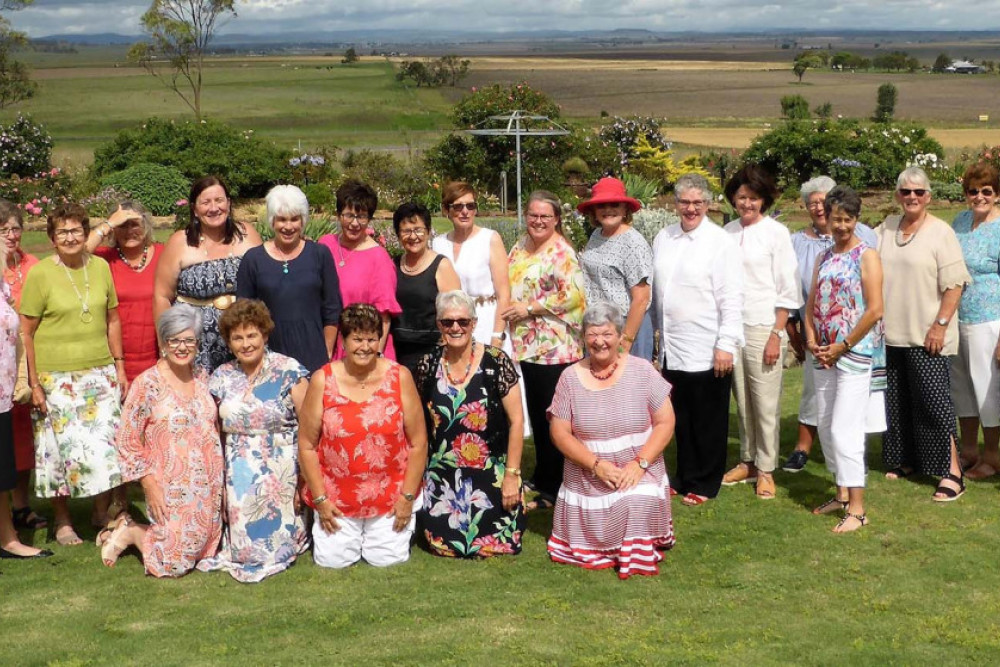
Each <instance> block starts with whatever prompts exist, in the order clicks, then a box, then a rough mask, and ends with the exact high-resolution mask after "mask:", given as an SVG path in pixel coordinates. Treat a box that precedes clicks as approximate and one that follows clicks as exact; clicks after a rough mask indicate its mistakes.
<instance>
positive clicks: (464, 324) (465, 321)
mask: <svg viewBox="0 0 1000 667" xmlns="http://www.w3.org/2000/svg"><path fill="white" fill-rule="evenodd" d="M438 322H440V323H441V326H443V327H444V328H445V329H450V328H452V327H453V326H455V325H456V324H457V325H458V326H459V327H461V328H462V329H468V328H469V325H470V324H472V320H470V319H469V318H467V317H462V318H460V319H457V320H453V319H451V318H445V319H442V320H438Z"/></svg>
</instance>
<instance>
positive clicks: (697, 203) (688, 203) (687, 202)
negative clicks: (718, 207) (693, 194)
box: [677, 199, 705, 208]
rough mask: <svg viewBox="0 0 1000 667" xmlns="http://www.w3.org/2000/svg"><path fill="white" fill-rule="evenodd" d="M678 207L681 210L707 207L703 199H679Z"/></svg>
mask: <svg viewBox="0 0 1000 667" xmlns="http://www.w3.org/2000/svg"><path fill="white" fill-rule="evenodd" d="M677 205H678V206H679V207H681V208H701V207H702V206H704V205H705V200H703V199H678V200H677Z"/></svg>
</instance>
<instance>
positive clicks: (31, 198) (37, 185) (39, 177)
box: [0, 167, 71, 216]
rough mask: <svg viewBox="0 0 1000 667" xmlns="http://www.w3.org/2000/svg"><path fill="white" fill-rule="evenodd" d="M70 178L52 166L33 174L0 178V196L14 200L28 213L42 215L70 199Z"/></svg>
mask: <svg viewBox="0 0 1000 667" xmlns="http://www.w3.org/2000/svg"><path fill="white" fill-rule="evenodd" d="M70 187H71V184H70V179H69V176H67V175H66V174H65V172H63V171H62V170H60V169H58V168H55V167H53V168H52V169H49V170H48V171H44V172H41V173H39V174H35V175H34V176H28V177H24V178H22V177H20V176H10V177H8V178H3V179H0V198H3V199H6V200H8V201H11V202H14V203H15V204H17V205H18V207H19V208H21V209H23V210H24V211H25V212H27V213H28V214H29V215H35V216H43V215H46V214H47V213H49V212H50V211H51V210H52V209H53V208H55V207H56V206H59V205H60V204H65V203H66V202H68V201H70Z"/></svg>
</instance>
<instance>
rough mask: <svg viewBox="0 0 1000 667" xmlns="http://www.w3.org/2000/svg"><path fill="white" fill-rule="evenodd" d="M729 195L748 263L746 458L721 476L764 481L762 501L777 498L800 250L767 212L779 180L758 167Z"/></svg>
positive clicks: (737, 376) (734, 230) (729, 187)
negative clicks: (784, 380)
mask: <svg viewBox="0 0 1000 667" xmlns="http://www.w3.org/2000/svg"><path fill="white" fill-rule="evenodd" d="M725 193H726V198H727V199H728V200H729V202H730V203H731V204H732V205H733V207H734V208H735V209H736V212H737V213H739V216H740V217H739V219H737V220H733V221H732V222H730V223H729V224H727V225H726V227H725V230H726V232H728V233H729V234H730V235H731V238H732V239H733V240H734V241H735V242H736V245H737V246H738V247H739V251H740V256H741V257H742V259H743V273H744V300H743V335H744V338H745V340H746V345H745V346H744V347H743V349H742V350H740V352H739V354H737V357H736V365H735V367H734V373H733V393H734V394H735V395H736V408H737V412H738V414H739V425H740V461H739V463H738V464H737V465H736V467H735V468H733V469H731V470H730V471H729V472H727V473H726V474H725V476H724V477H723V478H722V483H723V485H725V486H731V485H733V484H738V483H740V482H747V483H749V482H752V481H756V483H757V489H756V490H757V497H758V498H760V499H762V500H768V499H771V498H774V492H775V488H774V477H773V475H772V473H773V472H774V469H775V468H776V467H777V465H778V435H779V433H778V431H779V425H780V423H781V422H780V411H781V376H782V370H783V366H782V363H781V360H782V355H783V353H784V350H785V344H786V342H787V339H788V335H787V334H786V333H785V323H786V322H787V321H788V314H789V312H790V311H792V310H795V309H797V308H798V307H799V306H801V305H802V295H801V294H800V292H799V288H798V282H797V277H796V270H797V265H796V260H795V251H794V250H793V249H792V241H791V235H790V234H789V233H788V229H787V228H786V227H785V226H784V225H783V224H781V223H780V222H778V221H777V220H775V219H774V218H772V217H770V216H768V215H765V214H766V212H767V210H768V209H769V208H770V207H771V205H772V204H773V203H774V201H775V199H777V196H778V188H777V186H776V185H775V182H774V177H773V176H771V174H769V173H768V172H767V171H766V170H765V169H763V168H762V167H760V166H757V165H747V166H745V167H743V168H742V169H740V170H739V171H738V172H737V173H736V175H735V176H733V178H732V179H730V181H729V182H728V183H726V190H725Z"/></svg>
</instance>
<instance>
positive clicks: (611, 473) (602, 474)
mask: <svg viewBox="0 0 1000 667" xmlns="http://www.w3.org/2000/svg"><path fill="white" fill-rule="evenodd" d="M594 477H596V478H597V479H599V480H601V481H602V482H604V484H605V485H606V486H607V487H608V488H609V489H617V488H618V484H619V483H620V480H621V477H622V470H621V468H619V467H618V466H616V465H615V464H614V463H611V462H610V461H605V460H603V459H602V460H601V461H599V462H598V463H597V465H596V466H595V467H594Z"/></svg>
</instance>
